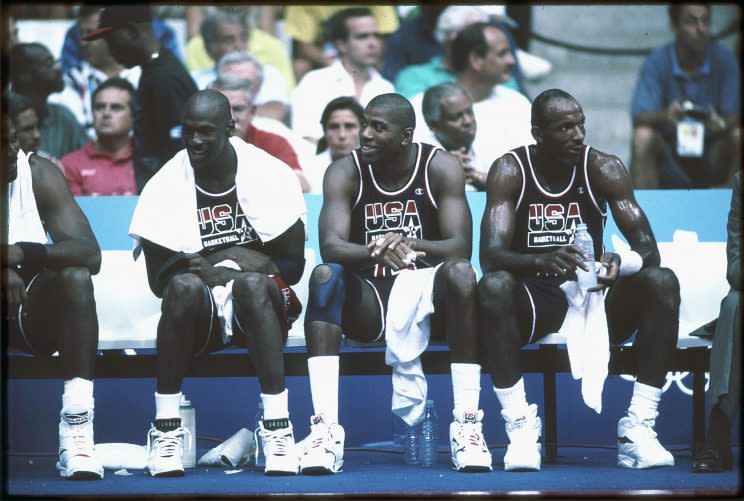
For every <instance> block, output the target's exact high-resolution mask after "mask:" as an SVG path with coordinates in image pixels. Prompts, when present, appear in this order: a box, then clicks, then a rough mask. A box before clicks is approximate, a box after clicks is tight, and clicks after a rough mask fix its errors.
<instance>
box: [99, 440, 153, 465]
mask: <svg viewBox="0 0 744 501" xmlns="http://www.w3.org/2000/svg"><path fill="white" fill-rule="evenodd" d="M93 454H94V455H95V457H96V459H98V461H100V463H101V465H103V467H104V468H105V469H107V470H120V469H122V468H128V469H130V470H143V469H144V468H145V466H147V447H145V446H144V445H137V444H127V443H119V442H114V443H110V444H96V445H95V446H94V447H93Z"/></svg>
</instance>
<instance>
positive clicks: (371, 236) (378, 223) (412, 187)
mask: <svg viewBox="0 0 744 501" xmlns="http://www.w3.org/2000/svg"><path fill="white" fill-rule="evenodd" d="M415 146H416V148H417V155H416V165H415V166H414V169H413V172H412V173H411V177H410V179H409V180H408V181H407V182H406V183H404V184H403V186H402V187H401V188H400V189H398V190H396V191H387V190H385V189H383V188H382V187H381V186H380V185H379V184H378V183H377V180H376V179H375V174H374V170H373V168H372V166H371V165H362V163H361V161H360V159H361V150H360V149H356V150H354V151H352V157H353V159H354V164H355V165H356V167H357V169H358V171H359V190H358V191H357V197H356V200H355V201H354V205H353V206H352V208H351V228H350V232H349V233H350V234H349V241H350V242H353V243H357V244H362V245H367V244H368V243H369V242H372V241H373V240H375V239H377V238H380V237H382V236H384V235H385V234H386V233H388V232H396V233H400V234H402V235H403V236H404V237H405V238H421V239H425V240H439V239H440V238H441V236H440V235H441V233H440V231H439V221H438V219H437V212H438V209H437V203H436V201H435V200H434V197H433V196H432V194H431V189H430V186H429V163H430V162H431V159H432V158H433V157H434V154H435V153H436V152H437V148H436V147H434V146H432V145H430V144H425V143H417V144H416V145H415ZM416 264H418V267H419V268H421V267H423V266H422V264H421V263H418V262H416V263H414V265H416ZM365 271H366V270H365ZM393 274H394V272H393V270H391V269H390V268H388V267H387V266H381V265H375V266H374V267H373V268H372V269H371V270H370V271H369V274H368V275H367V276H368V277H369V278H385V277H391V276H393Z"/></svg>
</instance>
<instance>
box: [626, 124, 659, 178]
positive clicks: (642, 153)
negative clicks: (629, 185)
mask: <svg viewBox="0 0 744 501" xmlns="http://www.w3.org/2000/svg"><path fill="white" fill-rule="evenodd" d="M660 141H661V136H660V135H659V133H658V132H656V130H654V129H653V128H652V127H648V126H642V125H639V126H636V127H634V128H633V136H632V138H631V160H630V176H631V179H632V180H633V187H634V188H636V189H656V188H658V187H659V173H658V162H659V156H660V155H659V151H660V150H659V148H660Z"/></svg>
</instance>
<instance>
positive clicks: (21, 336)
mask: <svg viewBox="0 0 744 501" xmlns="http://www.w3.org/2000/svg"><path fill="white" fill-rule="evenodd" d="M21 278H23V279H24V281H25V282H26V294H27V295H28V296H29V297H30V296H31V295H32V294H33V293H34V292H33V291H34V287H35V286H36V284H37V283H38V282H37V280H38V278H39V275H38V274H37V275H33V276H31V277H26V276H22V277H21ZM27 315H28V311H26V310H25V309H24V307H23V305H21V306H19V307H18V308H17V309H16V310H15V311H13V312H11V311H9V312H8V322H7V326H8V348H9V349H10V350H11V351H20V352H22V353H31V354H32V355H36V356H49V355H51V354H52V353H54V352H55V351H56V348H51V347H41V346H34V344H33V343H32V342H31V336H30V335H29V332H28V329H27V326H25V325H24V321H26V318H27ZM26 323H28V322H27V321H26ZM24 327H26V328H24ZM50 350H51V351H50Z"/></svg>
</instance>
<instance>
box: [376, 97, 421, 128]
mask: <svg viewBox="0 0 744 501" xmlns="http://www.w3.org/2000/svg"><path fill="white" fill-rule="evenodd" d="M367 108H378V109H381V110H384V111H386V112H389V113H390V114H391V115H392V117H393V120H394V121H395V124H396V125H398V126H400V127H401V128H402V129H407V128H408V127H410V128H412V129H415V128H416V112H415V111H413V106H411V103H410V101H408V99H406V98H405V97H403V96H401V95H400V94H396V93H395V92H390V93H388V94H380V95H379V96H375V97H373V98H372V100H371V101H370V102H369V104H367Z"/></svg>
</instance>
